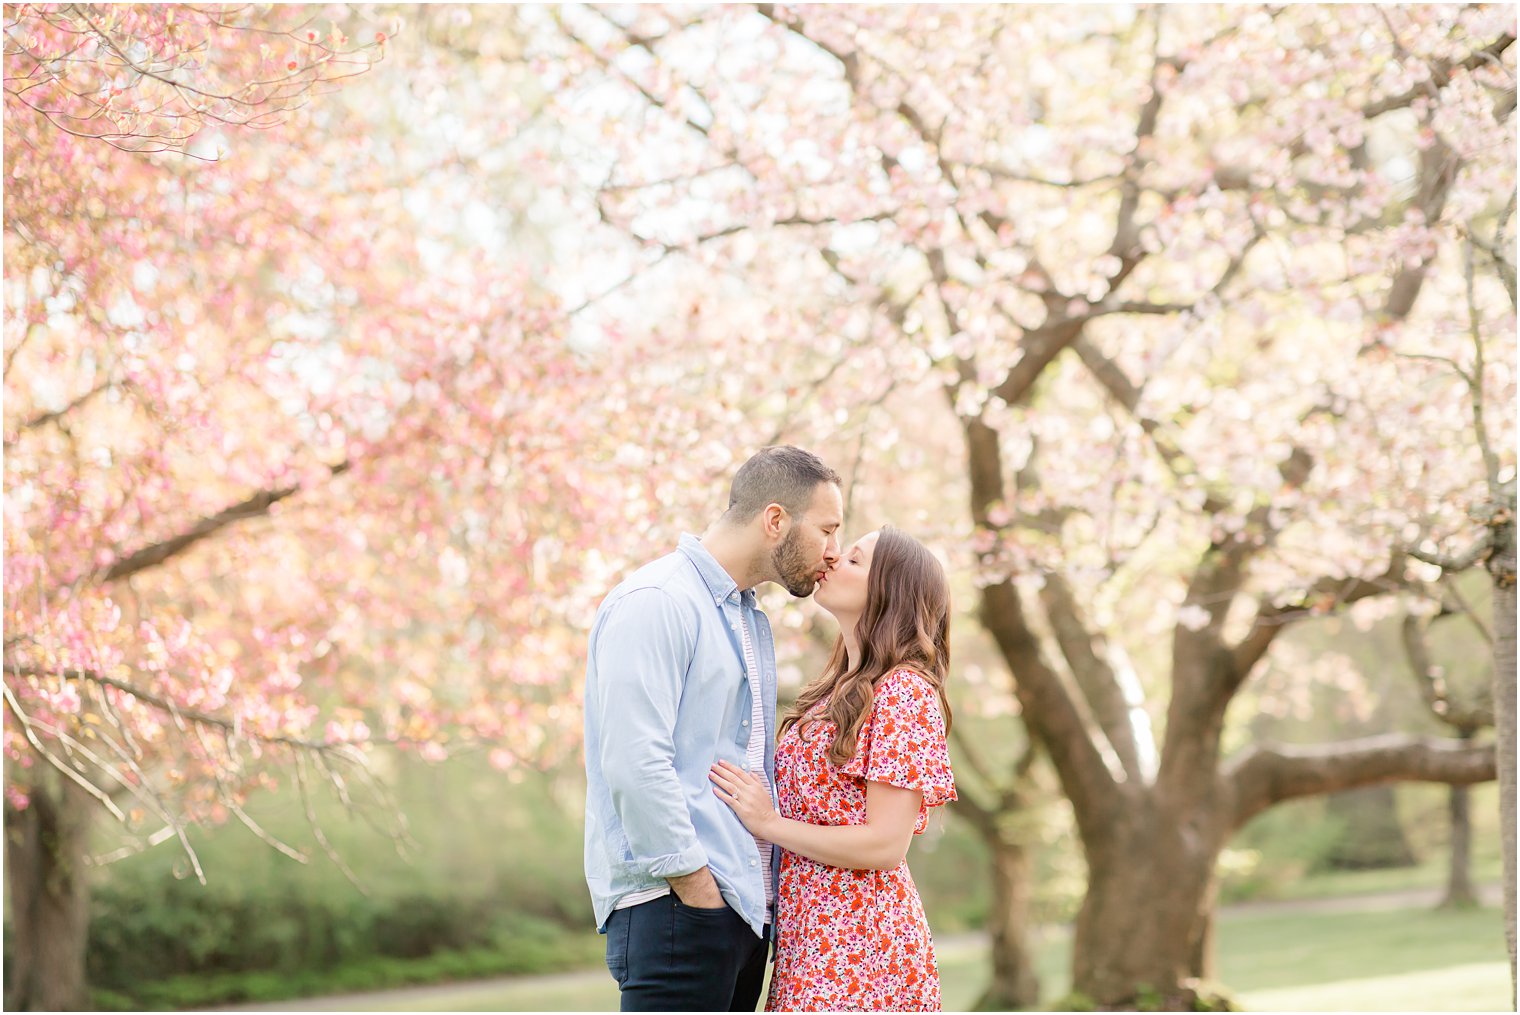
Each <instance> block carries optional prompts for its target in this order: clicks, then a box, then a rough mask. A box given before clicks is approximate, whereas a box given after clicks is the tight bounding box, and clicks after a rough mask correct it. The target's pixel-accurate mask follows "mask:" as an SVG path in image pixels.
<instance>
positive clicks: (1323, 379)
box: [4, 4, 1516, 1010]
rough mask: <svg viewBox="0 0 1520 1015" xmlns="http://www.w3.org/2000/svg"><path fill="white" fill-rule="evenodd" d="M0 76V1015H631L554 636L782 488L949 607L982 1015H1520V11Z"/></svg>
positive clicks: (615, 12)
mask: <svg viewBox="0 0 1520 1015" xmlns="http://www.w3.org/2000/svg"><path fill="white" fill-rule="evenodd" d="M4 17H5V67H6V73H5V112H4V142H5V144H4V164H5V178H4V181H5V182H4V188H5V189H4V229H5V233H4V242H5V247H4V266H5V270H4V275H5V277H4V298H5V325H4V354H5V359H4V377H5V385H4V392H5V401H4V441H5V446H4V463H5V495H4V502H5V522H4V539H5V562H4V580H5V605H4V611H5V621H4V624H5V628H4V671H5V684H4V689H5V720H4V722H5V725H4V760H5V833H6V858H5V859H6V863H5V884H6V888H5V892H6V894H5V921H6V925H5V982H6V1006H7V1007H8V1008H11V1009H18V1010H19V1009H55V1010H56V1009H79V1008H85V1007H93V1008H103V1009H142V1008H207V1007H213V1006H220V1005H230V1004H239V1003H248V1004H261V1005H271V1004H277V1003H280V1002H289V1003H290V1004H291V1005H292V1006H296V1007H302V1008H311V1007H314V1006H318V1005H323V1004H328V1005H331V1006H334V1007H349V1008H357V1009H369V1010H382V1009H386V1008H397V1009H401V1008H405V1009H421V1010H428V1009H432V1010H443V1009H454V1010H464V1009H483V1010H541V1009H564V1010H602V1009H608V1010H610V1009H613V1008H615V1006H616V1003H617V998H616V989H615V987H614V985H613V983H612V980H611V978H610V976H608V975H607V974H606V971H605V969H604V968H602V967H601V961H602V941H601V938H599V936H598V935H597V934H596V933H595V928H594V927H593V926H592V917H591V909H590V903H589V898H588V896H587V893H586V889H585V885H584V882H583V880H582V876H581V860H580V856H581V836H582V826H581V807H582V803H583V799H584V774H583V767H582V764H581V754H580V751H581V747H580V728H581V709H580V695H581V678H582V673H583V667H584V652H585V636H586V632H587V630H588V628H589V622H590V619H591V617H592V616H593V614H594V612H595V609H596V606H597V604H598V603H599V602H600V600H601V597H602V596H603V595H605V593H606V592H607V591H608V590H610V588H611V587H612V586H613V585H614V584H616V582H617V581H618V579H619V577H620V576H621V575H622V574H624V573H625V572H626V571H628V570H630V569H632V568H633V567H635V566H637V565H639V564H641V563H643V562H644V561H646V560H648V559H651V558H653V557H654V556H657V555H660V554H663V553H665V552H668V551H669V550H670V549H671V548H672V547H673V546H674V545H675V541H676V539H677V538H678V536H679V534H680V533H682V532H694V533H700V532H702V531H703V530H704V529H705V528H706V527H707V525H708V524H709V523H710V522H711V521H712V520H713V519H714V518H715V517H716V516H717V515H718V514H719V513H720V512H721V510H722V508H723V507H724V506H725V504H726V496H727V483H728V478H729V476H730V475H731V474H732V472H733V470H734V469H735V468H737V466H738V465H739V464H740V463H742V462H743V461H744V460H745V459H746V458H748V457H749V455H750V454H752V453H753V452H754V451H755V450H757V449H758V448H760V447H763V446H765V445H768V444H773V443H793V444H797V445H800V446H803V447H806V448H809V449H810V450H813V451H815V452H817V453H818V454H820V455H821V456H822V457H823V458H824V459H825V460H826V461H828V462H829V463H830V464H831V465H833V466H834V467H835V468H836V469H837V470H838V471H839V472H840V474H841V475H842V476H843V477H844V493H845V498H846V526H845V536H846V537H847V539H848V540H853V539H855V538H857V537H858V536H859V535H861V534H863V533H864V532H866V531H869V530H870V529H872V528H875V527H877V526H879V525H882V524H884V523H888V522H890V523H891V524H894V525H897V526H899V527H901V528H904V529H906V530H907V531H909V532H911V533H912V534H914V535H915V536H917V537H919V538H920V539H922V540H924V541H925V542H926V543H928V544H930V545H931V546H932V547H933V548H934V550H935V552H936V553H938V554H939V555H940V556H941V558H942V560H943V561H944V562H945V564H946V565H947V567H948V569H949V573H950V574H951V576H952V585H953V591H954V597H955V607H956V618H955V630H954V654H955V659H954V665H953V672H952V678H951V683H950V688H949V694H950V700H951V703H952V705H953V708H954V716H955V718H954V729H953V734H952V747H951V754H952V760H953V763H954V765H955V769H956V774H957V782H958V787H959V792H960V800H959V801H958V802H956V803H955V804H952V805H950V806H947V807H946V808H944V809H943V810H942V811H941V812H938V813H937V814H936V815H935V817H934V819H933V820H932V822H931V826H930V829H929V831H928V832H927V833H926V834H925V835H923V836H921V837H920V838H919V839H918V840H917V841H916V842H915V844H914V847H913V850H912V852H911V854H910V858H909V860H910V865H911V867H912V869H913V872H914V877H915V879H916V881H917V883H918V885H919V887H920V890H921V892H922V894H923V897H924V901H925V905H926V908H927V910H928V915H929V920H930V924H931V926H932V928H933V930H934V932H935V935H936V942H937V946H938V949H939V954H940V960H941V973H942V978H943V980H944V984H945V1001H946V1007H947V1008H950V1009H967V1008H975V1007H980V1008H986V1009H993V1010H1010V1009H1028V1008H1040V1007H1055V1008H1058V1009H1067V1010H1073V1009H1074V1010H1093V1009H1094V1008H1109V1009H1112V1008H1130V1009H1192V1010H1212V1009H1223V1008H1229V1007H1239V1006H1244V1007H1247V1008H1256V1009H1267V1010H1496V1009H1503V1008H1506V1006H1508V1007H1509V1008H1512V1007H1513V1004H1512V1000H1513V993H1512V991H1513V969H1514V891H1513V889H1514V862H1513V857H1514V852H1513V850H1514V828H1515V819H1514V809H1513V802H1514V700H1515V692H1514V672H1515V670H1514V637H1513V635H1514V628H1515V615H1514V588H1515V584H1514V527H1513V517H1514V496H1515V494H1514V489H1515V487H1514V476H1515V394H1516V391H1515V342H1514V336H1515V299H1516V297H1515V267H1514V265H1515V224H1514V223H1515V204H1516V200H1515V195H1516V182H1515V165H1516V160H1515V143H1516V141H1515V132H1514V110H1515V104H1516V100H1515V96H1516V93H1515V76H1514V75H1515V70H1514V68H1515V55H1514V49H1513V43H1514V37H1515V10H1514V8H1513V7H1512V6H1502V5H1482V4H1478V5H1465V6H1458V5H1444V4H1443V5H1388V6H1374V5H1340V6H1316V5H1299V6H1290V7H1279V6H1255V5H1235V6H1228V7H1222V6H1221V7H1214V6H1187V7H1182V6H1169V5H1161V6H1083V7H1048V6H958V7H935V6H929V5H910V6H893V7H875V6H823V7H808V6H795V7H794V6H779V5H770V4H759V5H714V6H700V5H692V6H684V5H683V6H675V7H666V6H659V5H637V6H627V5H622V6H600V5H561V6H538V5H524V6H513V7H508V6H490V5H463V4H435V5H427V6H417V5H384V4H377V5H315V4H312V5H281V6H269V5H237V6H232V5H226V6H216V7H208V8H202V7H189V6H178V5H131V4H124V5H68V6H57V5H35V4H13V5H8V6H7V7H6V9H5V13H4ZM762 603H763V605H764V606H765V608H766V609H767V611H768V613H769V615H770V617H771V621H772V625H773V627H774V628H775V629H776V632H777V641H778V645H777V650H778V661H779V663H780V665H781V676H782V689H781V693H782V698H783V700H784V701H785V700H789V699H790V698H792V697H794V696H795V695H796V693H797V691H798V690H799V688H800V687H801V686H802V685H803V684H804V683H805V682H806V681H807V680H809V679H811V677H812V676H814V675H815V674H816V673H817V672H818V671H819V670H820V669H821V667H822V664H823V660H824V659H825V658H826V656H827V653H828V651H829V649H830V647H831V646H832V644H833V640H834V638H835V637H836V635H837V632H836V631H835V630H834V629H833V628H832V626H831V621H830V619H829V618H828V617H827V616H826V615H824V614H822V612H821V611H819V610H817V609H815V608H814V607H813V605H812V604H811V603H810V602H807V601H801V602H798V601H793V600H791V599H790V597H788V596H787V595H786V594H785V593H784V592H781V591H780V590H778V589H775V588H767V589H766V590H763V594H762ZM403 988H405V989H403ZM377 991H392V993H373V992H377ZM354 992H370V993H364V994H362V995H360V996H357V997H356V996H353V994H354ZM319 995H340V996H339V997H337V998H336V999H333V1000H329V1001H318V1000H312V999H313V998H316V997H318V996H319ZM342 995H348V996H347V997H346V998H345V997H343V996H342Z"/></svg>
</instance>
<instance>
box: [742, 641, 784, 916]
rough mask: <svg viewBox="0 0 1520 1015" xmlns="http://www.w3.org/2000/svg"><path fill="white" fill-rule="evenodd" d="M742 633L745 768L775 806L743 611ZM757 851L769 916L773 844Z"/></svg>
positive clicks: (761, 844) (760, 843) (756, 671)
mask: <svg viewBox="0 0 1520 1015" xmlns="http://www.w3.org/2000/svg"><path fill="white" fill-rule="evenodd" d="M739 631H740V634H741V635H742V638H743V641H744V668H745V670H746V671H748V673H749V689H750V695H749V701H750V706H749V752H748V754H747V755H746V757H745V766H744V767H745V768H747V769H749V770H750V771H751V772H752V773H754V774H755V775H757V776H759V777H760V781H761V782H763V783H765V789H766V792H768V793H770V795H771V803H772V804H773V805H774V804H775V801H776V794H775V791H774V790H773V788H772V787H771V783H770V780H769V779H767V778H766V777H765V705H764V703H763V702H762V701H761V700H760V689H761V687H762V686H763V685H762V681H761V679H760V666H759V665H758V664H757V663H756V662H755V644H754V642H753V641H752V640H751V639H750V636H749V621H748V620H746V619H744V614H743V612H742V611H741V612H740V615H739ZM755 849H756V850H758V851H759V853H760V876H761V877H763V878H764V879H765V911H766V913H767V914H769V913H770V912H771V911H772V909H773V907H774V904H775V900H774V899H773V897H772V896H774V894H775V887H774V886H773V885H772V884H771V844H770V843H769V842H767V841H766V840H764V839H762V838H760V836H758V835H756V836H755Z"/></svg>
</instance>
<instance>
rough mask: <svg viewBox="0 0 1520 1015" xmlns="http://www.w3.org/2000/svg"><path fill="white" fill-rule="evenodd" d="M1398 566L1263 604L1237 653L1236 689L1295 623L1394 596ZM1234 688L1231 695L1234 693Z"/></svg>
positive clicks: (1329, 582) (1234, 656) (1325, 583)
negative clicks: (1291, 599) (1287, 600)
mask: <svg viewBox="0 0 1520 1015" xmlns="http://www.w3.org/2000/svg"><path fill="white" fill-rule="evenodd" d="M1399 578H1400V574H1399V571H1398V565H1397V562H1394V563H1391V564H1390V565H1389V567H1388V570H1387V571H1386V572H1384V573H1383V575H1382V576H1381V577H1379V578H1376V579H1374V580H1372V581H1368V580H1366V579H1364V578H1321V579H1319V580H1318V581H1316V582H1315V583H1314V584H1313V585H1311V586H1310V587H1309V590H1308V591H1307V592H1305V593H1304V595H1303V596H1302V597H1301V598H1300V599H1298V600H1295V601H1294V602H1291V603H1284V604H1282V605H1271V604H1268V603H1263V604H1262V606H1261V608H1260V609H1258V610H1257V611H1256V618H1255V619H1254V620H1252V621H1251V628H1250V630H1249V631H1247V632H1246V635H1245V637H1244V638H1242V639H1241V640H1240V641H1239V642H1238V643H1236V645H1235V646H1234V648H1233V649H1231V655H1232V663H1231V668H1232V670H1233V671H1234V675H1235V684H1234V688H1238V687H1239V686H1240V684H1242V683H1244V682H1245V680H1246V678H1247V677H1249V676H1250V675H1251V671H1252V669H1254V668H1255V666H1256V664H1257V663H1258V662H1260V661H1261V658H1262V657H1263V656H1265V655H1266V654H1267V650H1268V649H1269V648H1271V647H1272V642H1274V641H1275V640H1276V639H1277V636H1278V635H1279V634H1281V633H1282V631H1283V629H1284V628H1286V627H1287V626H1288V625H1289V624H1291V623H1293V622H1294V621H1298V620H1302V619H1304V618H1305V617H1308V616H1311V615H1315V614H1325V613H1329V612H1331V611H1333V610H1336V609H1339V608H1341V607H1344V606H1349V605H1351V604H1352V603H1355V602H1359V601H1360V600H1363V599H1368V598H1370V597H1372V596H1380V595H1384V594H1385V593H1388V592H1392V591H1394V590H1395V589H1397V588H1398V587H1400V581H1399ZM1234 688H1231V689H1230V693H1231V694H1233V693H1234Z"/></svg>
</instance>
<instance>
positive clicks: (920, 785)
mask: <svg viewBox="0 0 1520 1015" xmlns="http://www.w3.org/2000/svg"><path fill="white" fill-rule="evenodd" d="M840 772H841V773H842V774H844V775H854V776H859V777H860V778H862V779H865V780H866V781H868V782H883V783H887V784H888V785H891V786H899V787H901V788H903V789H921V790H923V793H924V800H923V804H922V805H921V806H920V807H919V809H918V822H917V823H916V824H915V826H914V828H913V831H914V834H919V833H921V832H923V830H924V829H925V828H926V827H928V824H929V808H930V807H938V806H940V805H941V804H944V803H948V802H949V801H951V800H954V799H955V798H956V797H955V776H954V773H952V772H951V770H950V751H949V748H948V747H947V745H946V743H945V717H944V714H943V713H942V712H941V711H940V707H939V695H938V693H937V692H936V691H935V690H934V688H932V687H930V686H929V682H928V681H927V680H925V679H924V678H922V677H920V676H919V675H918V674H916V673H914V672H913V671H912V670H896V671H894V672H892V673H891V674H889V675H887V676H886V677H885V678H884V679H883V680H882V681H881V682H880V683H879V684H877V685H876V696H875V701H874V702H873V704H872V707H871V718H870V720H869V721H867V723H866V725H865V726H864V727H863V728H862V729H861V731H860V740H859V743H858V745H857V747H856V750H855V756H854V757H853V758H851V759H850V760H849V761H848V762H846V763H845V764H844V765H843V767H841V768H840Z"/></svg>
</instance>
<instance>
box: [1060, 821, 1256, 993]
mask: <svg viewBox="0 0 1520 1015" xmlns="http://www.w3.org/2000/svg"><path fill="white" fill-rule="evenodd" d="M1217 809H1218V808H1217V805H1214V804H1211V802H1208V801H1204V800H1198V801H1192V802H1191V806H1188V807H1175V808H1159V807H1157V806H1156V805H1155V804H1154V803H1153V802H1152V801H1150V800H1148V799H1139V800H1133V799H1132V800H1131V801H1130V803H1129V805H1128V806H1127V807H1126V808H1125V810H1126V811H1127V812H1128V813H1125V814H1122V815H1115V816H1114V820H1113V822H1112V824H1111V825H1110V833H1109V834H1108V835H1106V836H1105V837H1104V839H1103V841H1102V842H1101V843H1099V844H1095V845H1094V844H1090V845H1089V848H1088V851H1087V856H1088V871H1089V873H1088V887H1087V896H1086V898H1084V899H1083V902H1082V909H1081V912H1080V913H1078V915H1077V927H1076V940H1075V943H1074V946H1073V965H1072V989H1073V990H1074V991H1075V992H1077V993H1079V994H1083V995H1085V996H1086V997H1087V998H1088V999H1090V1000H1091V1001H1092V1002H1094V1003H1095V1004H1097V1005H1098V1006H1099V1007H1101V1008H1134V1007H1143V1008H1147V1009H1154V1008H1160V1009H1163V1010H1168V1011H1187V1010H1200V1009H1201V1010H1207V1009H1209V1008H1212V1007H1214V1006H1215V1005H1216V1004H1217V999H1214V998H1210V997H1199V993H1198V988H1199V983H1198V981H1199V980H1201V979H1208V978H1212V975H1213V970H1212V969H1211V968H1209V967H1210V964H1211V963H1212V958H1213V957H1212V951H1213V949H1212V947H1211V943H1210V933H1211V926H1210V924H1211V915H1212V913H1213V909H1214V902H1215V895H1216V892H1217V882H1216V879H1215V867H1216V864H1217V862H1218V859H1219V852H1220V849H1221V848H1222V847H1223V845H1224V842H1225V839H1226V837H1227V834H1226V821H1225V818H1224V816H1223V815H1220V814H1217V813H1211V811H1215V810H1217Z"/></svg>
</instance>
